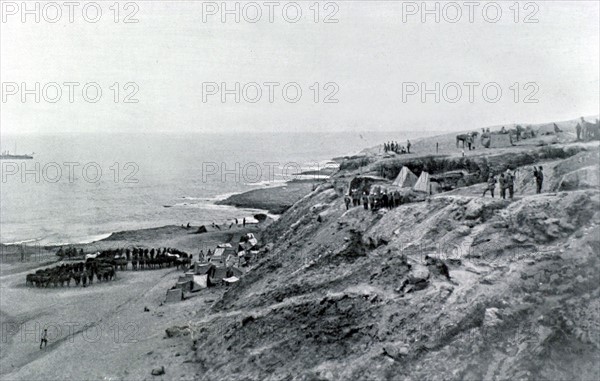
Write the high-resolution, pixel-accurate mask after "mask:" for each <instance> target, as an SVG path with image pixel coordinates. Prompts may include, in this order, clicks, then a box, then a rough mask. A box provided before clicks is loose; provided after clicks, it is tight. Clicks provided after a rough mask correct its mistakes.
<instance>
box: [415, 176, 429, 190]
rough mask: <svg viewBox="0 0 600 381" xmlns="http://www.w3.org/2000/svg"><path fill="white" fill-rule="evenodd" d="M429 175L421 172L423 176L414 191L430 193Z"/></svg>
mask: <svg viewBox="0 0 600 381" xmlns="http://www.w3.org/2000/svg"><path fill="white" fill-rule="evenodd" d="M429 182H430V179H429V173H427V172H425V171H423V172H421V176H419V179H418V180H417V182H416V184H415V186H414V187H413V190H415V191H417V192H426V193H429Z"/></svg>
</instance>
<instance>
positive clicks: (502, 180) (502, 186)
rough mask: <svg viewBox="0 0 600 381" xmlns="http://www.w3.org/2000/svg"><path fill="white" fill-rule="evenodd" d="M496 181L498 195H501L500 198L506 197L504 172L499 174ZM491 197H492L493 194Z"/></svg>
mask: <svg viewBox="0 0 600 381" xmlns="http://www.w3.org/2000/svg"><path fill="white" fill-rule="evenodd" d="M498 183H499V184H500V197H502V199H506V179H505V178H504V173H501V174H500V178H499V179H498ZM492 197H494V196H493V194H492Z"/></svg>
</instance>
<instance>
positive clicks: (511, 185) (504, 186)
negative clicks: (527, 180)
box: [483, 169, 515, 200]
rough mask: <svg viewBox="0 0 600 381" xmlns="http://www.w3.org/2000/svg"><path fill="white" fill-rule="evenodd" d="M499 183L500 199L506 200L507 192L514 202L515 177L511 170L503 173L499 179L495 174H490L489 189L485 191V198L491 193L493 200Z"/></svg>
mask: <svg viewBox="0 0 600 381" xmlns="http://www.w3.org/2000/svg"><path fill="white" fill-rule="evenodd" d="M497 183H499V185H500V197H502V198H503V199H506V191H508V194H509V197H510V199H511V200H512V198H513V197H514V194H515V175H514V174H513V173H512V171H511V170H510V169H507V170H506V172H502V173H501V174H500V176H498V178H497V179H496V176H494V174H493V173H492V174H490V177H489V178H488V182H487V187H486V188H485V189H484V190H483V197H485V195H486V193H487V192H490V193H491V195H492V198H493V197H494V191H495V190H496V184H497Z"/></svg>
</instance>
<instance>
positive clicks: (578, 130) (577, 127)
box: [575, 123, 581, 141]
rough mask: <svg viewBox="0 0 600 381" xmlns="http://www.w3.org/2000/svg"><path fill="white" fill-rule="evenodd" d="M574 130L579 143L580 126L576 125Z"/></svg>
mask: <svg viewBox="0 0 600 381" xmlns="http://www.w3.org/2000/svg"><path fill="white" fill-rule="evenodd" d="M575 130H576V131H577V140H578V141H579V140H581V124H579V123H577V126H576V127H575Z"/></svg>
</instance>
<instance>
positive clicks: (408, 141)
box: [406, 139, 410, 153]
mask: <svg viewBox="0 0 600 381" xmlns="http://www.w3.org/2000/svg"><path fill="white" fill-rule="evenodd" d="M406 153H410V140H408V139H406Z"/></svg>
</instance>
